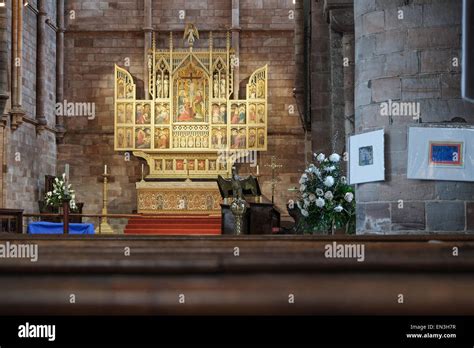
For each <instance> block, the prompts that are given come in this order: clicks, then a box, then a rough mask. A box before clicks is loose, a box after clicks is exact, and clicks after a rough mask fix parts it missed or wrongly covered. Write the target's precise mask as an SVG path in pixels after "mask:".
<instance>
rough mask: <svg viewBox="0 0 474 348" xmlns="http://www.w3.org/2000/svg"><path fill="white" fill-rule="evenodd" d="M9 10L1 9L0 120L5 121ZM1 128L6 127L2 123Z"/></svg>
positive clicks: (7, 97)
mask: <svg viewBox="0 0 474 348" xmlns="http://www.w3.org/2000/svg"><path fill="white" fill-rule="evenodd" d="M7 20H8V19H7V8H6V6H4V7H0V119H3V117H2V116H3V114H4V112H5V108H6V104H7V100H8V99H9V97H10V96H9V94H8V72H7V69H8V39H7ZM0 126H5V124H4V122H1V121H0Z"/></svg>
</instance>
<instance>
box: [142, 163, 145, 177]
mask: <svg viewBox="0 0 474 348" xmlns="http://www.w3.org/2000/svg"><path fill="white" fill-rule="evenodd" d="M143 173H145V165H144V164H143V163H142V176H143Z"/></svg>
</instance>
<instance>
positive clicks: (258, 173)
mask: <svg viewBox="0 0 474 348" xmlns="http://www.w3.org/2000/svg"><path fill="white" fill-rule="evenodd" d="M257 175H260V168H259V167H258V164H257Z"/></svg>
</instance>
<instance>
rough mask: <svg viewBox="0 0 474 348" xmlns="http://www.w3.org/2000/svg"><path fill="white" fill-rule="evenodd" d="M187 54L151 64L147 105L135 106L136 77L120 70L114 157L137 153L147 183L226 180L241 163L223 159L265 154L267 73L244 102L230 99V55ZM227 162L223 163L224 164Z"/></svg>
mask: <svg viewBox="0 0 474 348" xmlns="http://www.w3.org/2000/svg"><path fill="white" fill-rule="evenodd" d="M186 32H187V33H188V35H194V36H193V38H192V40H191V38H188V45H189V47H188V48H187V49H186V48H184V49H177V48H174V46H173V35H172V33H170V40H169V49H167V50H162V49H156V47H155V40H153V41H154V42H153V49H152V50H150V52H149V56H148V94H149V96H148V99H145V100H139V99H136V85H135V83H134V80H133V78H132V76H131V74H130V73H129V72H128V71H127V70H126V69H124V68H121V67H119V66H117V65H116V66H115V150H116V151H133V154H134V155H135V156H138V157H142V158H144V159H145V160H146V161H147V163H148V165H149V166H150V175H149V176H148V177H149V178H185V177H190V178H216V177H217V175H218V174H221V175H228V174H229V173H230V170H231V167H232V165H233V163H232V161H233V159H234V160H235V158H237V157H238V156H237V157H236V156H222V154H223V152H225V151H227V152H234V151H239V150H242V151H243V152H244V151H248V150H255V151H266V150H267V113H268V104H267V98H268V92H267V66H264V67H262V68H260V69H258V70H256V71H255V72H254V73H253V74H252V75H251V76H250V78H249V82H248V84H247V88H246V90H247V99H239V100H236V99H232V96H233V85H234V83H233V78H234V64H235V59H234V57H233V50H232V48H231V47H230V36H229V34H227V47H226V48H225V49H222V48H214V47H213V38H212V33H210V39H209V48H208V49H196V48H195V47H193V46H194V42H195V40H196V39H198V38H199V35H198V32H197V29H195V27H194V29H193V30H187V31H186ZM222 158H225V161H223V160H222Z"/></svg>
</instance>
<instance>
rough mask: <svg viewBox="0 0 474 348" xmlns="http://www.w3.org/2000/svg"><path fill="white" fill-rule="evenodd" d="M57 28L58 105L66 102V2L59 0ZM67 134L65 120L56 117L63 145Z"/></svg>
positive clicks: (59, 136)
mask: <svg viewBox="0 0 474 348" xmlns="http://www.w3.org/2000/svg"><path fill="white" fill-rule="evenodd" d="M56 12H57V26H58V31H57V33H56V103H63V102H64V31H65V26H64V0H57V8H56ZM64 133H66V128H65V127H64V119H63V117H62V116H56V140H57V142H58V143H61V142H62V140H63V138H64Z"/></svg>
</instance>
